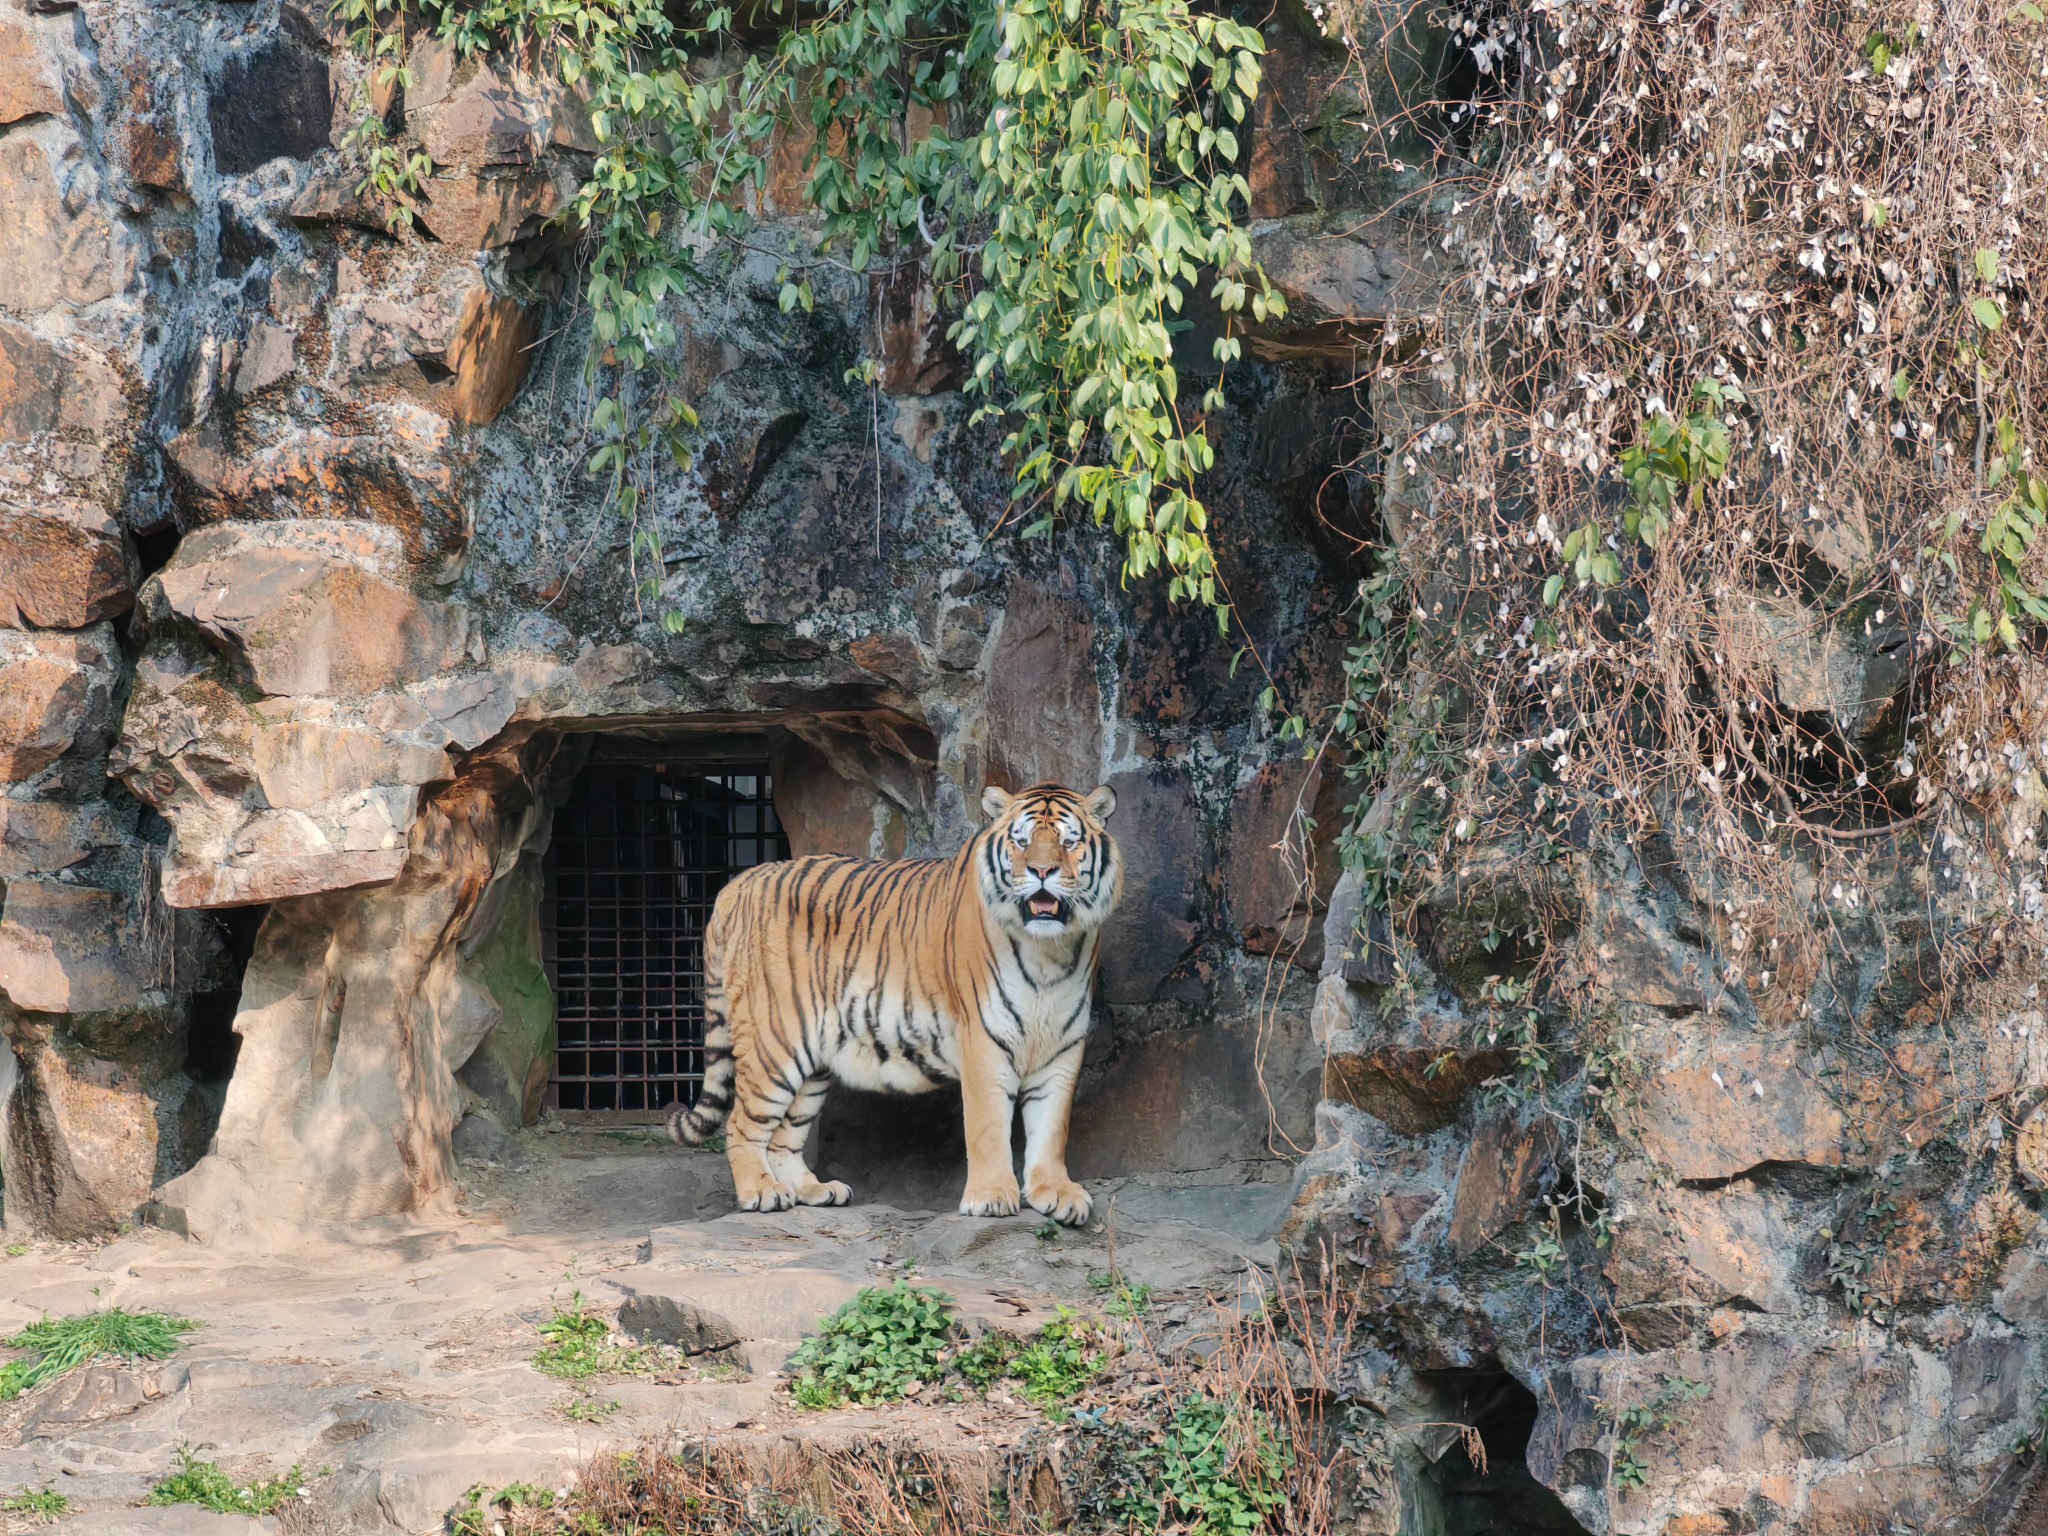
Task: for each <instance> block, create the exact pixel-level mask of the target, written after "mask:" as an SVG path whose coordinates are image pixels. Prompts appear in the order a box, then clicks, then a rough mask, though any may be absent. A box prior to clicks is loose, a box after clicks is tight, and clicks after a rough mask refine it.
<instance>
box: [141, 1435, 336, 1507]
mask: <svg viewBox="0 0 2048 1536" xmlns="http://www.w3.org/2000/svg"><path fill="white" fill-rule="evenodd" d="M305 1492H306V1490H305V1488H304V1487H303V1486H302V1485H301V1484H300V1481H299V1469H298V1468H297V1467H293V1468H292V1469H291V1471H289V1472H287V1473H285V1475H284V1476H283V1477H277V1478H271V1479H269V1480H267V1481H266V1480H264V1479H262V1478H253V1479H250V1480H249V1481H246V1482H244V1481H241V1480H239V1479H236V1478H232V1477H230V1476H228V1474H227V1473H226V1472H224V1471H222V1470H221V1467H220V1463H219V1462H215V1461H201V1460H200V1459H199V1458H198V1457H196V1456H194V1455H193V1454H192V1453H191V1452H190V1451H187V1450H180V1451H179V1452H178V1470H177V1471H175V1472H173V1473H172V1474H171V1475H170V1476H169V1477H167V1478H165V1479H164V1480H163V1481H162V1482H160V1483H158V1484H157V1485H156V1486H155V1487H154V1488H152V1489H150V1491H149V1502H150V1503H152V1504H197V1505H198V1506H199V1507H200V1508H201V1509H210V1510H212V1511H213V1512H214V1513H215V1514H217V1515H273V1514H276V1513H277V1511H278V1510H279V1509H280V1508H282V1507H283V1506H284V1505H285V1504H286V1503H287V1502H288V1501H289V1500H291V1499H295V1498H300V1497H303V1496H304V1494H305Z"/></svg>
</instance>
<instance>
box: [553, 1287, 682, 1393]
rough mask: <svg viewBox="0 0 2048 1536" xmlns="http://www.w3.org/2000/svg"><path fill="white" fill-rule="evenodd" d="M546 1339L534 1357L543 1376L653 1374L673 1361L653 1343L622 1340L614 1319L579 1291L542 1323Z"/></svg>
mask: <svg viewBox="0 0 2048 1536" xmlns="http://www.w3.org/2000/svg"><path fill="white" fill-rule="evenodd" d="M540 1336H541V1338H542V1339H544V1340H546V1342H545V1343H544V1344H543V1345H542V1346H541V1348H540V1350H539V1352H538V1353H536V1354H535V1355H534V1357H533V1364H534V1368H535V1369H536V1370H538V1371H539V1372H540V1373H541V1374H542V1375H543V1376H553V1377H555V1378H556V1379H557V1380H560V1381H576V1382H583V1381H589V1380H590V1379H591V1378H593V1377H596V1376H652V1375H654V1374H656V1373H657V1372H659V1371H661V1370H663V1369H665V1368H666V1366H667V1364H668V1363H669V1362H668V1360H667V1358H666V1355H665V1352H664V1351H663V1350H661V1349H660V1348H658V1347H656V1346H653V1345H642V1346H637V1347H636V1346H634V1345H631V1344H625V1343H622V1342H621V1341H620V1340H619V1339H618V1338H617V1337H616V1336H614V1334H613V1333H612V1321H611V1319H610V1318H608V1317H606V1316H605V1315H604V1314H603V1313H602V1312H593V1311H591V1310H590V1308H589V1306H588V1305H587V1304H586V1303H585V1302H584V1300H583V1293H582V1292H581V1291H578V1292H577V1293H576V1294H575V1296H574V1297H572V1298H571V1299H570V1302H569V1305H568V1306H567V1307H566V1308H557V1309H556V1311H555V1315H554V1316H553V1317H551V1318H549V1319H548V1320H547V1321H546V1322H544V1323H542V1324H541V1325H540Z"/></svg>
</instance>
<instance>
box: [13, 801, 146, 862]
mask: <svg viewBox="0 0 2048 1536" xmlns="http://www.w3.org/2000/svg"><path fill="white" fill-rule="evenodd" d="M125 837H126V832H125V829H124V828H123V827H122V826H121V824H120V822H119V820H118V819H117V818H116V816H115V814H114V810H113V807H112V806H110V805H108V804H107V802H106V801H104V800H95V801H91V802H89V803H88V804H85V805H68V804H62V803H59V802H57V801H52V800H10V799H5V798H0V880H13V879H16V878H18V877H19V876H22V875H41V874H54V873H55V872H56V871H58V870H60V869H68V868H70V867H71V866H72V865H73V864H78V863H82V862H83V861H84V860H85V859H87V858H88V857H90V856H91V854H92V853H93V851H94V850H95V849H98V848H109V847H114V846H116V845H118V844H120V843H121V842H123V841H124V840H125Z"/></svg>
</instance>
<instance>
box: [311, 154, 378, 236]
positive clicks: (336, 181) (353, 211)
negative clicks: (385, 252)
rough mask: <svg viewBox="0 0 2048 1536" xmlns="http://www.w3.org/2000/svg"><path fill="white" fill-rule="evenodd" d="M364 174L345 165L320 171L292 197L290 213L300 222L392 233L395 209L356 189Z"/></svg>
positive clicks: (376, 232)
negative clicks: (301, 190)
mask: <svg viewBox="0 0 2048 1536" xmlns="http://www.w3.org/2000/svg"><path fill="white" fill-rule="evenodd" d="M360 185H362V177H361V176H360V175H358V174H357V173H356V172H354V171H351V170H346V169H344V168H341V167H338V166H336V167H328V168H326V169H324V170H316V171H315V172H314V173H313V175H312V177H311V178H310V179H309V180H308V181H307V183H306V189H305V190H304V191H303V192H301V193H300V194H299V195H298V196H297V197H296V198H294V199H292V205H291V208H290V210H289V211H290V214H291V217H292V220H293V222H294V223H298V224H347V225H350V226H352V227H354V228H357V229H367V230H370V231H371V232H372V233H374V234H379V235H386V234H390V233H391V232H392V216H391V211H390V210H389V209H387V208H385V207H382V206H381V205H379V204H378V203H376V202H374V201H372V200H371V199H370V198H368V197H365V196H364V195H363V194H362V193H360V192H358V191H357V190H356V189H357V187H359V186H360Z"/></svg>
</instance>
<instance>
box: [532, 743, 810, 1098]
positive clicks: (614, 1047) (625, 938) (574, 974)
mask: <svg viewBox="0 0 2048 1536" xmlns="http://www.w3.org/2000/svg"><path fill="white" fill-rule="evenodd" d="M787 857H789V840H788V838H787V836H786V835H785V833H784V831H783V827H782V821H781V818H780V817H779V816H778V815H777V813H776V809H775V800H774V782H773V778H772V776H771V774H770V770H769V762H768V751H767V748H766V746H765V744H758V745H756V744H752V743H743V744H741V745H740V747H739V748H738V749H737V750H729V751H725V752H720V753H716V754H689V755H682V754H678V753H674V752H673V751H671V752H663V751H662V750H661V748H660V746H659V745H658V744H654V743H647V742H634V741H603V742H600V743H599V744H598V745H597V748H596V750H595V751H593V753H592V755H591V759H590V761H589V762H588V763H587V764H586V765H585V766H584V768H583V770H582V772H580V773H579V774H578V775H577V776H576V779H575V782H574V784H573V785H572V787H571V789H570V792H569V797H568V799H567V800H566V801H565V802H564V803H563V804H562V805H561V806H560V807H559V808H558V809H557V810H556V812H555V820H554V831H553V836H552V838H551V840H550V844H549V849H548V854H547V858H546V862H545V892H546V894H545V898H544V900H543V901H542V904H541V940H542V955H543V963H544V965H545V967H546V970H547V975H548V980H549V982H550V984H551V985H552V986H553V989H554V995H555V1019H556V1028H557V1031H558V1035H557V1044H556V1049H555V1062H554V1073H553V1077H552V1080H551V1082H550V1085H549V1089H548V1097H549V1101H550V1103H551V1104H552V1105H553V1107H554V1108H555V1109H556V1110H557V1111H558V1112H560V1113H562V1114H565V1115H579V1116H581V1115H591V1116H603V1117H605V1118H607V1119H614V1118H615V1119H627V1120H654V1119H658V1118H660V1117H661V1115H662V1114H663V1113H664V1112H665V1111H666V1110H667V1108H668V1106H669V1105H671V1104H674V1103H676V1102H678V1101H680V1102H683V1103H686V1104H689V1103H695V1102H696V1098H697V1093H698V1091H699V1089H700V1088H701V1087H702V1085H703V1081H704V928H705V924H706V923H708V922H709V921H710V917H711V906H712V903H713V902H714V901H716V900H717V898H718V893H719V892H720V891H721V890H723V889H724V888H725V885H726V882H727V881H729V880H731V879H732V878H733V876H735V875H737V874H739V873H740V872H741V871H742V870H746V869H751V868H752V867H753V866H755V865H757V864H765V863H768V862H769V861H771V860H774V859H784V858H787Z"/></svg>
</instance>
